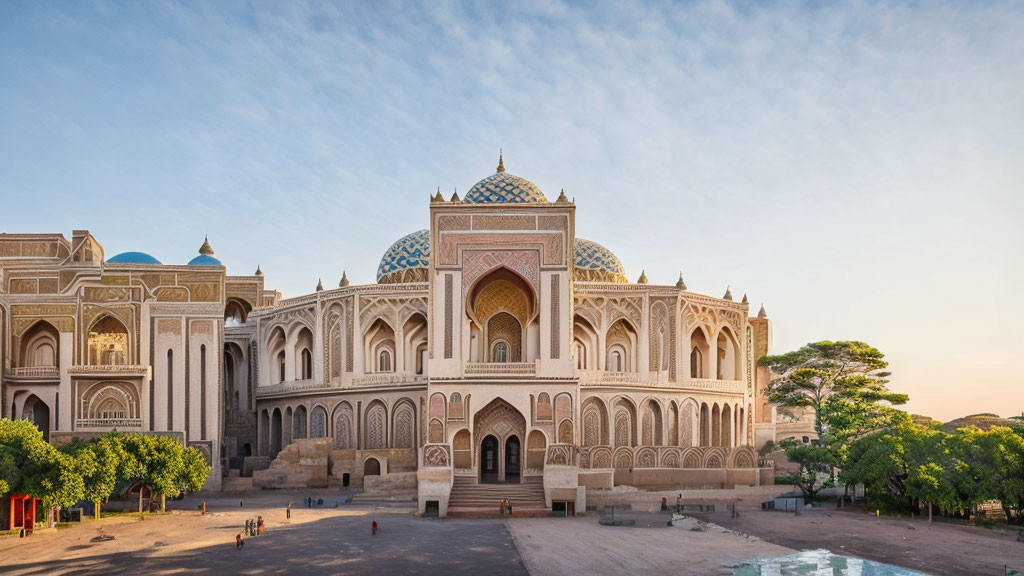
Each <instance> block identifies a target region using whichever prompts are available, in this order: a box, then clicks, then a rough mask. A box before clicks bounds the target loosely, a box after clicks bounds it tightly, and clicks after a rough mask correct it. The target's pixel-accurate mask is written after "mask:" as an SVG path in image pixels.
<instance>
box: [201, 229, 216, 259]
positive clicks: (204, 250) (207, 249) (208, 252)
mask: <svg viewBox="0 0 1024 576" xmlns="http://www.w3.org/2000/svg"><path fill="white" fill-rule="evenodd" d="M199 253H200V254H203V255H205V256H213V247H212V246H210V237H209V236H207V235H205V234H204V235H203V245H202V246H200V247H199Z"/></svg>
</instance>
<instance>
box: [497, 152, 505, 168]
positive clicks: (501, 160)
mask: <svg viewBox="0 0 1024 576" xmlns="http://www.w3.org/2000/svg"><path fill="white" fill-rule="evenodd" d="M504 171H505V158H504V153H503V152H502V150H501V148H498V172H504Z"/></svg>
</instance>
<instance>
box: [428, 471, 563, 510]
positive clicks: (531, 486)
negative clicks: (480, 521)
mask: <svg viewBox="0 0 1024 576" xmlns="http://www.w3.org/2000/svg"><path fill="white" fill-rule="evenodd" d="M505 498H508V499H509V500H511V501H512V516H514V517H516V518H520V517H538V516H548V515H550V513H551V511H550V510H549V509H548V508H547V507H546V506H545V505H544V481H543V479H542V478H541V477H539V476H535V477H528V478H525V479H524V480H523V483H522V484H511V483H510V484H480V483H478V482H477V479H476V478H473V477H470V476H456V477H455V483H454V484H453V485H452V492H451V496H450V497H449V499H448V516H449V517H451V518H498V517H499V516H500V515H501V512H500V509H499V507H498V501H499V500H502V499H505Z"/></svg>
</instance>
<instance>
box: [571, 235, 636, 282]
mask: <svg viewBox="0 0 1024 576" xmlns="http://www.w3.org/2000/svg"><path fill="white" fill-rule="evenodd" d="M572 263H573V267H574V270H573V279H574V280H579V281H581V282H618V283H620V284H625V283H627V282H629V280H627V279H626V268H625V266H623V265H622V262H621V261H620V260H619V258H618V256H616V255H615V254H612V251H611V250H609V249H607V248H605V247H604V246H601V245H600V244H598V243H597V242H592V241H590V240H587V239H585V238H577V239H576V240H575V242H573V247H572Z"/></svg>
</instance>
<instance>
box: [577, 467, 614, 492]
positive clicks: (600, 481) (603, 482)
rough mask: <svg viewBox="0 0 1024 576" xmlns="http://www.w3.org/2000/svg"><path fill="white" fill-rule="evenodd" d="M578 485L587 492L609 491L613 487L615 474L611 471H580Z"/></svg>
mask: <svg viewBox="0 0 1024 576" xmlns="http://www.w3.org/2000/svg"><path fill="white" fill-rule="evenodd" d="M579 484H580V486H586V487H587V489H588V490H611V489H612V488H613V487H614V486H615V474H614V472H612V471H611V470H585V471H583V470H581V471H580V477H579Z"/></svg>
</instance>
